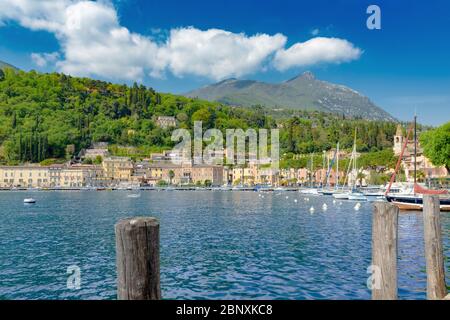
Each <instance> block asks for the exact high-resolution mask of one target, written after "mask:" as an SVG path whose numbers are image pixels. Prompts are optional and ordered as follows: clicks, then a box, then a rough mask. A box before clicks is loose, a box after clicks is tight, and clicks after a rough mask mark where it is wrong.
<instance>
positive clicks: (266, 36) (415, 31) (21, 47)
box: [0, 0, 450, 125]
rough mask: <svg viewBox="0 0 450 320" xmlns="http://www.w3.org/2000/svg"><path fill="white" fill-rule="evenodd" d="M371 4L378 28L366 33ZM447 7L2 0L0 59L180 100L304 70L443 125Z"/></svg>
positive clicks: (449, 65)
mask: <svg viewBox="0 0 450 320" xmlns="http://www.w3.org/2000/svg"><path fill="white" fill-rule="evenodd" d="M369 5H377V6H378V7H379V8H380V12H381V15H380V17H381V18H380V27H381V29H369V28H368V27H367V24H366V21H367V19H368V18H369V16H371V13H367V8H368V7H369ZM449 57H450V1H446V0H435V1H432V2H431V1H417V0H416V1H381V0H372V1H365V0H345V1H344V0H334V1H331V0H329V1H326V0H316V1H301V0H278V1H273V0H265V1H260V0H259V1H256V0H241V1H236V0H209V1H205V0H197V1H187V0H184V1H173V0H164V1H154V0H147V1H143V0H117V1H112V0H102V1H96V2H94V1H78V0H61V1H52V0H39V1H38V0H34V1H33V0H0V60H2V61H5V62H8V63H11V64H13V65H15V66H16V67H18V68H20V69H23V70H31V69H34V70H38V71H41V72H52V71H57V72H64V73H67V74H71V75H74V76H89V77H92V78H96V79H103V80H108V81H112V82H115V83H127V84H131V83H133V82H134V81H136V82H139V83H143V84H145V85H147V86H151V87H153V88H155V89H156V90H158V91H162V92H172V93H184V92H187V91H190V90H192V89H196V88H198V87H201V86H204V85H208V84H211V83H214V82H217V81H220V80H223V79H227V78H231V77H233V78H239V79H253V80H260V81H266V82H281V81H284V80H287V79H289V78H292V77H294V76H296V75H298V74H300V73H303V72H305V71H311V72H313V73H314V74H315V75H316V77H317V78H318V79H321V80H326V81H330V82H334V83H338V84H343V85H347V86H349V87H351V88H353V89H355V90H357V91H359V92H360V93H362V94H364V95H366V96H368V97H369V98H370V99H371V100H372V101H373V102H374V103H375V104H377V105H378V106H380V107H382V108H383V109H385V110H386V111H388V112H389V113H391V114H392V115H394V116H395V117H397V118H398V119H399V120H404V121H407V120H410V119H411V118H412V117H413V115H414V112H417V115H418V117H419V121H420V122H421V123H424V124H429V125H439V124H442V123H445V122H448V121H450V59H449Z"/></svg>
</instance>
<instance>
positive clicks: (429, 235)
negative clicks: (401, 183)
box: [423, 195, 447, 300]
mask: <svg viewBox="0 0 450 320" xmlns="http://www.w3.org/2000/svg"><path fill="white" fill-rule="evenodd" d="M423 235H424V240H425V260H426V265H427V299H429V300H441V299H444V298H445V297H446V295H447V287H446V285H445V271H444V250H443V247H442V236H441V218H440V207H439V197H438V196H430V195H424V197H423Z"/></svg>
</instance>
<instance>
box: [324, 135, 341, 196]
mask: <svg viewBox="0 0 450 320" xmlns="http://www.w3.org/2000/svg"><path fill="white" fill-rule="evenodd" d="M335 161H336V172H337V174H336V182H335V187H334V189H331V188H330V182H329V181H330V180H329V179H330V174H331V169H332V168H333V164H334V162H335ZM325 185H326V186H327V189H324V188H322V194H323V195H326V196H331V195H333V194H334V193H335V192H336V191H337V190H338V189H339V142H338V143H337V146H336V152H335V153H334V156H333V160H332V161H331V163H329V164H328V170H327V176H326V184H325Z"/></svg>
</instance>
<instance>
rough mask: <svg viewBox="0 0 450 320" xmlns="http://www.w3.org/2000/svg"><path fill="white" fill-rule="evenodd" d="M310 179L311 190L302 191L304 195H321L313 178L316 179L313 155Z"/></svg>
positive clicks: (312, 156) (312, 157) (312, 155)
mask: <svg viewBox="0 0 450 320" xmlns="http://www.w3.org/2000/svg"><path fill="white" fill-rule="evenodd" d="M310 170H311V171H310V175H309V176H310V178H309V188H306V189H303V190H300V193H302V194H313V195H314V194H319V191H318V190H317V189H316V188H314V183H313V178H314V154H313V153H311V169H310Z"/></svg>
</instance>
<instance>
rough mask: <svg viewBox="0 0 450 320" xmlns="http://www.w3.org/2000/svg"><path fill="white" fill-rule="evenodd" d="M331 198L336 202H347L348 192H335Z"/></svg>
mask: <svg viewBox="0 0 450 320" xmlns="http://www.w3.org/2000/svg"><path fill="white" fill-rule="evenodd" d="M333 198H335V199H338V200H348V192H335V193H334V194H333Z"/></svg>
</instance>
